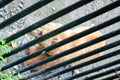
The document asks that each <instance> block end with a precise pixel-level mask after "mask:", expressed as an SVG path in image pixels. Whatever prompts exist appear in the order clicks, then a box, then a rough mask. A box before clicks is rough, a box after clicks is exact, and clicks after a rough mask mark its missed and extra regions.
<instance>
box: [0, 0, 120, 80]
mask: <svg viewBox="0 0 120 80" xmlns="http://www.w3.org/2000/svg"><path fill="white" fill-rule="evenodd" d="M38 1H40V0H15V1H13V2H12V3H10V4H9V5H7V6H5V7H3V8H1V9H0V22H2V21H4V20H6V19H8V18H9V17H11V16H13V15H15V14H17V13H18V12H20V11H22V10H24V9H26V8H27V7H29V6H31V5H32V4H34V3H36V2H38ZM77 1H79V0H55V1H53V2H51V3H50V4H48V5H46V6H44V7H42V8H40V9H38V10H36V11H35V12H33V13H31V14H29V15H27V16H26V17H24V18H22V19H20V20H18V21H17V22H14V23H12V24H11V25H9V26H7V27H6V28H4V29H2V30H1V31H0V36H5V37H7V36H10V35H11V34H10V33H11V32H12V33H16V32H18V31H20V30H22V29H24V28H25V27H28V26H29V25H31V24H33V23H35V22H37V21H39V20H42V19H43V18H45V17H47V16H49V15H51V14H53V13H55V12H57V11H59V10H61V9H63V8H65V7H67V6H69V5H71V4H73V3H75V2H77ZM114 1H116V0H95V1H93V2H92V3H90V4H87V5H85V6H83V7H81V8H79V9H77V10H75V11H72V12H71V13H69V14H67V15H65V16H62V17H61V18H58V19H56V20H54V21H52V22H57V23H61V24H63V25H65V24H67V23H69V22H71V21H73V20H75V19H78V18H80V17H82V16H85V15H87V14H89V13H91V12H93V11H95V10H98V9H100V8H101V7H103V6H105V5H108V4H110V3H112V2H114ZM119 14H120V7H118V8H116V9H113V10H112V11H109V12H107V13H105V14H103V15H100V16H98V17H96V18H94V19H91V20H89V21H87V22H85V23H83V24H80V25H79V26H76V27H80V26H91V27H92V26H94V25H98V24H100V23H102V22H104V21H106V20H109V19H111V18H113V17H115V16H118V15H119ZM117 29H120V22H118V23H116V24H114V25H111V26H109V27H107V28H105V29H103V30H101V32H102V33H103V34H106V33H109V32H111V31H114V30H117ZM1 38H2V37H0V39H1ZM32 39H34V38H33V37H32V36H31V35H29V37H26V35H24V36H22V37H20V38H19V39H17V43H18V46H20V45H21V44H25V43H27V42H28V41H31V40H32ZM117 40H120V35H118V36H116V37H114V38H111V39H108V40H106V44H109V43H112V42H114V41H117ZM117 49H120V46H118V47H116V48H114V49H110V50H107V51H105V52H104V54H107V53H109V52H111V51H114V50H117ZM25 55H26V54H25V51H21V52H19V54H15V55H14V56H11V57H9V58H8V60H9V62H12V61H15V60H16V59H18V58H21V57H23V56H25ZM118 58H120V55H119V56H115V57H112V58H110V59H108V60H104V61H100V62H99V63H96V64H92V65H90V66H87V67H84V68H80V69H79V70H76V71H74V74H76V73H79V72H82V71H85V70H88V69H91V68H94V67H96V66H98V65H99V64H104V63H107V62H110V61H114V60H116V59H118ZM1 64H2V65H5V64H4V63H1ZM21 67H23V66H22V65H21V64H20V65H18V68H21ZM61 69H63V68H60V70H61ZM55 71H56V70H55ZM52 72H54V71H52ZM29 73H30V72H29V71H28V72H27V73H24V74H26V75H27V74H29ZM24 74H23V76H24ZM71 75H72V72H70V73H66V74H64V75H60V76H58V77H55V78H53V79H50V80H62V79H63V78H65V77H66V76H67V77H68V76H71ZM42 76H44V75H41V76H38V77H35V78H32V79H31V80H40V77H42ZM81 79H82V78H81ZM81 79H77V80H81Z"/></svg>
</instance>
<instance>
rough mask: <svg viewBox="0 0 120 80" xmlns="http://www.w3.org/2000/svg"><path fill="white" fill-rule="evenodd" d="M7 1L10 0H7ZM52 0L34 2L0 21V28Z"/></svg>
mask: <svg viewBox="0 0 120 80" xmlns="http://www.w3.org/2000/svg"><path fill="white" fill-rule="evenodd" d="M3 1H4V0H3ZM7 1H12V0H7ZM52 1H53V0H40V1H38V2H37V3H35V4H34V5H32V6H30V7H28V8H27V9H25V10H23V11H21V12H19V13H18V14H16V15H14V16H12V17H10V18H8V19H7V20H5V21H3V22H2V23H0V30H1V29H2V28H4V27H6V26H8V25H9V24H11V23H13V22H15V21H17V20H19V19H21V18H23V17H24V16H26V15H28V14H30V13H31V12H33V11H35V10H37V9H39V8H41V7H43V6H44V5H46V4H48V3H50V2H52Z"/></svg>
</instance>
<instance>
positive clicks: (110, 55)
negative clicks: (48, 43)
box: [41, 50, 120, 80]
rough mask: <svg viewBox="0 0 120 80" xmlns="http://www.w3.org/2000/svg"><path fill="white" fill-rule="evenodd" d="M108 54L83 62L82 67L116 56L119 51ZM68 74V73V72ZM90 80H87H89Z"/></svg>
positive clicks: (63, 71)
mask: <svg viewBox="0 0 120 80" xmlns="http://www.w3.org/2000/svg"><path fill="white" fill-rule="evenodd" d="M108 54H109V55H108ZM108 54H105V55H103V56H100V57H98V58H94V59H92V60H89V61H87V62H85V63H84V64H83V65H84V66H87V65H90V64H93V63H95V62H98V61H102V60H105V59H107V58H110V57H113V56H116V55H118V54H120V50H116V51H114V52H111V53H108ZM66 70H67V69H65V70H62V71H58V72H55V73H51V74H49V75H47V76H45V77H44V78H43V79H41V80H47V79H49V78H52V77H55V76H58V75H60V74H64V73H66V72H67V71H66ZM68 72H69V71H68ZM90 79H93V78H90ZM90 79H88V80H90Z"/></svg>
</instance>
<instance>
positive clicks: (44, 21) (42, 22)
mask: <svg viewBox="0 0 120 80" xmlns="http://www.w3.org/2000/svg"><path fill="white" fill-rule="evenodd" d="M91 1H93V0H80V1H78V2H76V3H74V4H73V5H71V6H68V7H67V8H64V9H62V10H60V11H58V12H56V13H54V14H52V15H50V16H48V17H46V18H44V19H42V20H40V21H38V22H36V23H34V24H32V25H30V26H29V27H27V28H25V29H23V30H21V31H19V32H17V33H15V34H13V35H12V36H10V37H8V38H6V39H5V40H6V43H9V42H10V41H12V40H14V39H17V38H19V37H20V36H22V35H24V34H26V33H28V32H30V31H33V30H35V29H37V28H38V27H41V26H43V25H45V24H47V23H48V22H51V21H53V20H55V19H57V18H59V17H61V16H63V15H65V14H67V13H69V12H71V11H73V10H75V9H77V8H79V7H82V6H83V5H85V4H87V3H89V2H91Z"/></svg>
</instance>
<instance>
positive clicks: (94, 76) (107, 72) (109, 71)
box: [84, 52, 120, 80]
mask: <svg viewBox="0 0 120 80" xmlns="http://www.w3.org/2000/svg"><path fill="white" fill-rule="evenodd" d="M119 53H120V52H119ZM108 55H109V54H108ZM119 70H120V66H119V67H116V68H113V69H110V70H107V71H104V72H102V73H98V74H96V75H93V76H90V77H87V78H85V79H84V80H92V79H96V78H98V77H102V76H105V75H108V74H110V73H115V72H116V71H119Z"/></svg>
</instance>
